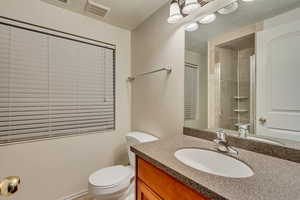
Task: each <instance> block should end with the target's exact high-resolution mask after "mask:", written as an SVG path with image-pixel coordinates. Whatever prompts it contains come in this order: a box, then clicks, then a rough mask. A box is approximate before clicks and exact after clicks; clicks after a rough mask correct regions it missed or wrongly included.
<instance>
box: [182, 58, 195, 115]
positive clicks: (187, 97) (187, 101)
mask: <svg viewBox="0 0 300 200" xmlns="http://www.w3.org/2000/svg"><path fill="white" fill-rule="evenodd" d="M184 69H185V70H184V120H196V113H197V99H198V97H197V95H198V92H197V90H198V69H197V67H195V66H194V65H192V64H188V63H185V68H184Z"/></svg>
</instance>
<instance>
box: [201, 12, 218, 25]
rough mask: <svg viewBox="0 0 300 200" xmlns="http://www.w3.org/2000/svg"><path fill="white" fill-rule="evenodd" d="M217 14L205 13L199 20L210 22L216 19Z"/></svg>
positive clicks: (202, 22)
mask: <svg viewBox="0 0 300 200" xmlns="http://www.w3.org/2000/svg"><path fill="white" fill-rule="evenodd" d="M216 18H217V16H216V15H215V14H209V15H204V16H203V17H201V18H200V19H199V20H198V21H199V23H200V24H209V23H212V22H213V21H215V20H216Z"/></svg>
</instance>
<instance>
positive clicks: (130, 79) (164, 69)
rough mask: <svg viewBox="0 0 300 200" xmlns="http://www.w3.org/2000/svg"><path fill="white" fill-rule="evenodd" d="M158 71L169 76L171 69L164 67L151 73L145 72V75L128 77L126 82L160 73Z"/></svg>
mask: <svg viewBox="0 0 300 200" xmlns="http://www.w3.org/2000/svg"><path fill="white" fill-rule="evenodd" d="M160 71H166V72H167V73H168V74H170V73H171V72H172V69H171V67H164V68H161V69H157V70H153V71H150V72H145V73H142V74H137V75H135V76H132V77H128V81H133V80H135V79H136V78H138V77H142V76H146V75H149V74H153V73H156V72H160Z"/></svg>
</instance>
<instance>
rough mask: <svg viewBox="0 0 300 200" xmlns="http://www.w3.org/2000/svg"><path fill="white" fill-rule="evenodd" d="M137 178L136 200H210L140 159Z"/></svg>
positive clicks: (137, 162) (137, 158) (137, 160)
mask: <svg viewBox="0 0 300 200" xmlns="http://www.w3.org/2000/svg"><path fill="white" fill-rule="evenodd" d="M136 176H137V178H136V200H209V199H208V198H206V197H204V196H202V195H201V194H200V193H198V192H196V191H195V190H193V189H191V188H189V187H188V186H186V185H184V184H182V183H181V182H179V181H178V180H176V179H175V178H173V177H171V176H170V175H168V174H166V173H165V172H163V171H162V170H160V169H158V168H157V167H155V166H153V165H152V164H150V163H149V162H147V161H145V160H143V159H142V158H139V157H136Z"/></svg>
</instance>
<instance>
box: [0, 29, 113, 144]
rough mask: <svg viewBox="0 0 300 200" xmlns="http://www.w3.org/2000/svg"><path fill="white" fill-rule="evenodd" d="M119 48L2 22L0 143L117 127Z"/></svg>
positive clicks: (0, 45) (0, 31) (0, 30)
mask: <svg viewBox="0 0 300 200" xmlns="http://www.w3.org/2000/svg"><path fill="white" fill-rule="evenodd" d="M114 56H115V50H114V49H111V48H106V47H101V46H98V45H95V44H94V43H91V44H89V43H87V42H82V41H76V40H74V39H68V38H63V37H56V36H55V35H53V34H44V33H40V32H35V31H31V30H25V29H22V28H17V27H11V26H8V25H2V24H1V25H0V143H5V142H11V141H15V140H28V139H35V138H40V137H49V136H61V135H68V134H81V133H89V132H98V131H104V130H111V129H114V127H115V116H114V113H115V105H114V103H115V97H114Z"/></svg>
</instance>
